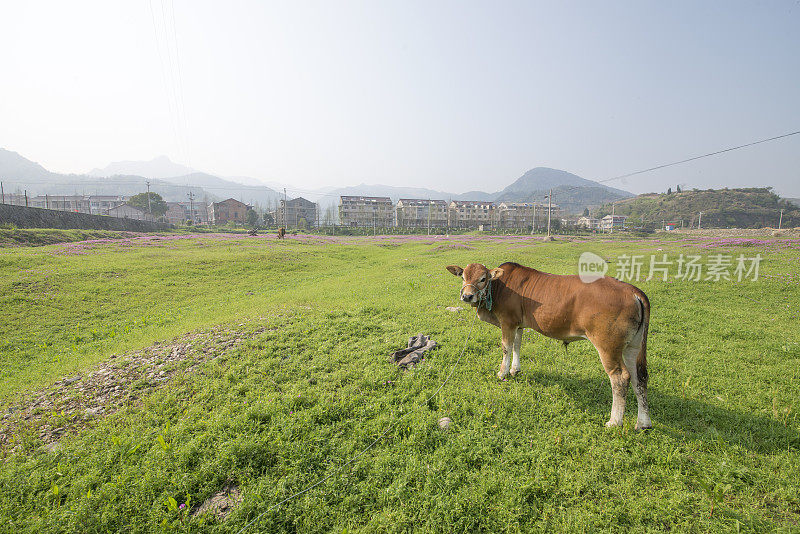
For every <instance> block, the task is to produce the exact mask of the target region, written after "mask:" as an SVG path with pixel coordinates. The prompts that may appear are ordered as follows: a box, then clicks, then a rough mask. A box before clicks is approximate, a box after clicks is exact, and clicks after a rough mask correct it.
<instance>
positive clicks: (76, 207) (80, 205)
mask: <svg viewBox="0 0 800 534" xmlns="http://www.w3.org/2000/svg"><path fill="white" fill-rule="evenodd" d="M5 201H6V204H16V205H18V206H25V205H26V203H27V206H29V207H31V208H43V209H48V210H58V211H72V212H78V213H91V214H92V215H103V214H105V213H106V212H108V210H109V209H110V208H113V207H115V206H119V205H120V204H123V203H124V202H125V197H123V196H118V195H89V196H87V195H50V194H46V195H37V196H35V197H33V196H29V197H27V198H25V195H19V194H15V195H5Z"/></svg>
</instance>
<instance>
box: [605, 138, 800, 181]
mask: <svg viewBox="0 0 800 534" xmlns="http://www.w3.org/2000/svg"><path fill="white" fill-rule="evenodd" d="M797 134H800V130H798V131H796V132H790V133H787V134H783V135H777V136H775V137H770V138H768V139H761V140H759V141H753V142H752V143H747V144H744V145H739V146H734V147H730V148H726V149H723V150H717V151H716V152H709V153H708V154H703V155H701V156H694V157H692V158H687V159H682V160H680V161H673V162H672V163H665V164H663V165H657V166H655V167H650V168H649V169H643V170H641V171H636V172H629V173H628V174H621V175H619V176H614V177H613V178H606V179H605V180H597V183H601V184H602V183H605V182H611V181H613V180H621V179H622V178H628V177H630V176H636V175H637V174H644V173H646V172H650V171H655V170H658V169H664V168H666V167H672V166H675V165H680V164H681V163H688V162H690V161H695V160H698V159H703V158H708V157H710V156H716V155H718V154H724V153H725V152H732V151H734V150H739V149H740V148H747V147H749V146H753V145H760V144H761V143H767V142H769V141H775V140H777V139H783V138H785V137H791V136H793V135H797Z"/></svg>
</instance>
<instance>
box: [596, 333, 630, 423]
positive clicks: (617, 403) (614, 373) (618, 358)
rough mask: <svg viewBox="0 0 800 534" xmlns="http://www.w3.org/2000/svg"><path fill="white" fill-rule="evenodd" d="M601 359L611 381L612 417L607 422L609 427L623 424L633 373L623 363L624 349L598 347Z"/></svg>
mask: <svg viewBox="0 0 800 534" xmlns="http://www.w3.org/2000/svg"><path fill="white" fill-rule="evenodd" d="M597 351H598V352H599V353H600V361H602V362H603V368H604V369H605V371H606V373H607V374H608V378H609V380H610V381H611V394H612V397H613V399H612V401H611V417H610V418H609V420H608V422H606V426H607V427H613V426H622V416H623V415H624V414H625V396H626V395H627V394H628V384H629V383H630V379H631V374H630V373H629V372H628V369H627V368H626V366H625V365H624V364H623V359H622V351H620V350H613V351H609V350H604V349H600V348H598V349H597Z"/></svg>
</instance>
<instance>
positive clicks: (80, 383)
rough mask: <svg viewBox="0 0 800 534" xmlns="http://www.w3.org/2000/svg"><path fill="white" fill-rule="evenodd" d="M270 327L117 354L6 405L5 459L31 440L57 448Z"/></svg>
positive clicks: (1, 429)
mask: <svg viewBox="0 0 800 534" xmlns="http://www.w3.org/2000/svg"><path fill="white" fill-rule="evenodd" d="M241 326H243V325H241ZM265 330H267V329H266V328H260V329H258V330H255V331H254V332H246V333H245V332H243V331H240V330H237V329H232V328H222V327H217V328H213V329H211V330H206V331H200V332H195V333H192V334H188V335H186V336H183V337H181V338H177V339H174V340H172V341H171V342H169V343H156V344H154V345H152V346H150V347H147V348H145V349H142V350H137V351H132V352H129V353H124V354H118V355H113V356H111V357H110V358H109V359H108V360H107V361H105V362H103V363H101V364H99V365H97V366H95V367H93V368H91V369H89V370H87V371H86V372H85V373H83V374H77V375H73V376H70V377H67V378H63V379H61V380H59V381H57V382H55V383H54V384H52V385H51V386H49V387H46V388H44V389H40V390H38V391H34V392H32V393H28V394H26V395H24V396H23V397H22V398H21V399H20V400H19V401H17V402H16V403H14V404H10V405H7V406H4V407H3V408H0V457H4V456H7V455H8V454H9V453H15V452H18V451H20V450H22V449H23V448H24V444H25V442H26V441H27V442H33V443H37V444H43V446H44V447H45V448H46V449H47V450H51V451H53V450H56V449H57V448H58V440H59V439H61V437H62V436H64V435H67V434H77V433H78V432H81V431H82V430H84V429H86V428H88V427H90V426H92V424H93V422H94V421H96V420H97V419H98V418H101V417H105V416H108V415H110V414H112V413H114V412H116V411H117V410H119V409H120V408H122V407H123V406H129V405H133V404H135V403H137V402H138V401H140V399H142V398H143V397H145V396H147V395H149V394H150V393H152V392H153V391H154V390H155V389H157V388H160V387H163V386H164V385H166V384H167V383H168V382H169V380H170V379H171V378H173V377H174V376H175V375H176V374H177V373H181V374H185V373H191V372H192V371H194V370H195V369H196V368H197V367H198V366H199V365H200V364H202V363H205V362H207V361H209V360H213V359H214V358H216V357H218V356H219V355H221V354H223V353H224V352H225V351H227V350H229V349H231V348H234V347H236V346H237V345H239V344H240V343H241V342H242V339H243V338H244V337H245V336H247V337H250V336H252V335H256V334H260V333H262V332H264V331H265Z"/></svg>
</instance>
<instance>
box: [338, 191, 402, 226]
mask: <svg viewBox="0 0 800 534" xmlns="http://www.w3.org/2000/svg"><path fill="white" fill-rule="evenodd" d="M339 220H340V221H341V223H342V224H343V225H344V226H362V227H368V226H372V227H379V228H388V227H390V226H392V225H393V224H394V204H392V200H391V199H390V198H389V197H361V196H341V197H339Z"/></svg>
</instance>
